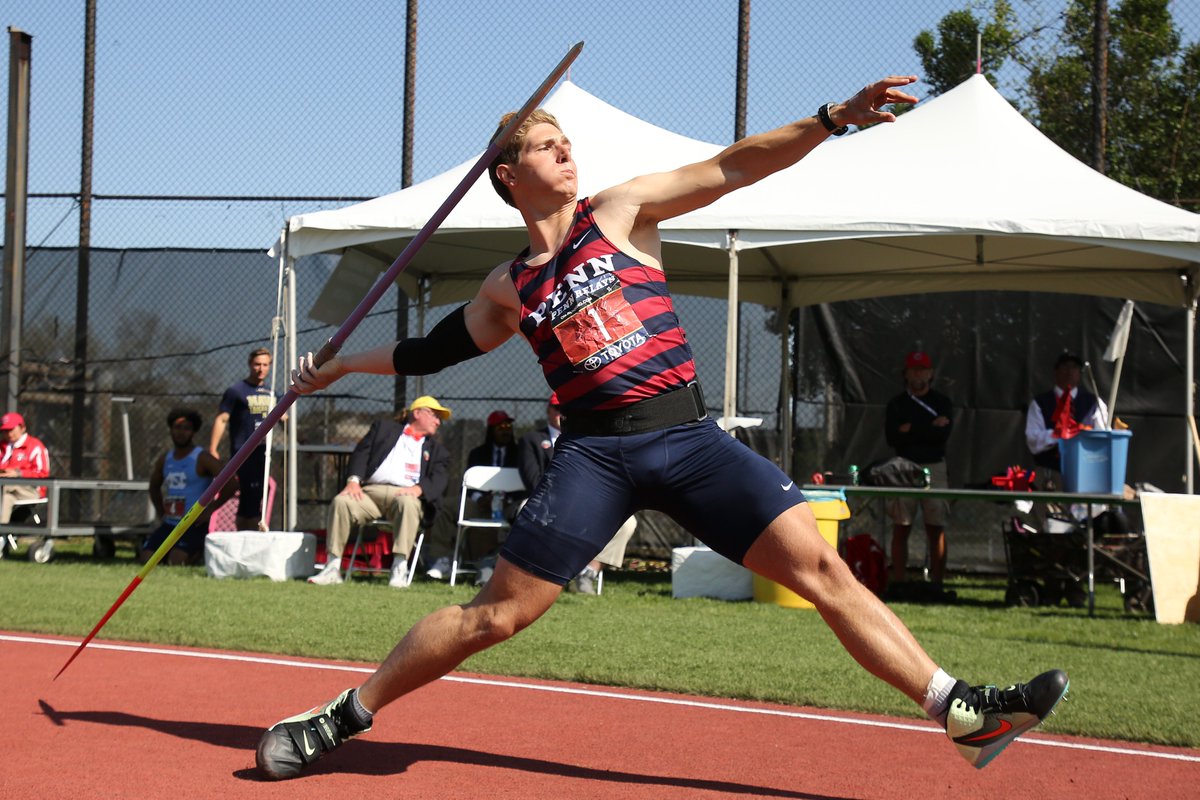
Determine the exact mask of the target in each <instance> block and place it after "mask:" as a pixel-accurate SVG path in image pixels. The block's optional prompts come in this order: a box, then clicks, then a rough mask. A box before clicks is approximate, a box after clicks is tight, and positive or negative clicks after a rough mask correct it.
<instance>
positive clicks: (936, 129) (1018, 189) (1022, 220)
mask: <svg viewBox="0 0 1200 800" xmlns="http://www.w3.org/2000/svg"><path fill="white" fill-rule="evenodd" d="M669 227H670V228H671V229H672V230H671V234H670V235H671V238H673V239H675V240H690V241H693V242H695V243H696V244H701V243H704V242H706V241H707V240H709V239H710V238H711V231H712V230H714V229H736V230H737V231H738V238H737V245H736V246H737V247H738V248H739V249H741V250H743V251H746V250H755V249H761V250H765V251H766V253H764V254H762V255H763V257H762V258H759V259H754V258H751V257H748V256H749V254H748V253H744V254H743V258H742V259H741V264H740V273H741V280H742V283H743V287H742V296H743V299H753V300H759V301H760V302H776V301H775V299H774V298H777V297H778V293H779V288H778V284H779V281H780V279H781V278H783V277H785V276H786V278H787V280H789V281H790V282H791V283H792V284H793V289H792V291H790V292H789V294H790V297H791V303H792V305H806V304H811V303H821V302H830V301H836V300H848V299H856V298H864V297H879V296H884V295H896V294H913V293H918V292H931V291H961V290H978V289H1014V288H1020V289H1023V290H1029V291H1049V292H1069V293H1076V294H1097V295H1105V296H1111V297H1123V298H1129V299H1133V300H1141V301H1147V302H1155V303H1162V304H1165V305H1173V306H1179V305H1184V304H1185V303H1186V302H1187V299H1188V298H1187V295H1186V291H1185V286H1184V284H1183V281H1181V279H1180V276H1181V275H1182V274H1187V275H1190V276H1191V279H1192V284H1193V286H1194V281H1195V275H1196V271H1197V269H1200V215H1197V214H1192V213H1189V212H1186V211H1183V210H1181V209H1178V208H1176V207H1174V206H1171V205H1168V204H1167V203H1163V202H1160V201H1158V200H1155V199H1153V198H1150V197H1147V196H1145V195H1142V194H1140V193H1138V192H1135V191H1134V190H1132V189H1129V188H1128V187H1126V186H1123V185H1121V184H1119V183H1117V182H1116V181H1113V180H1110V179H1108V178H1106V177H1104V176H1103V175H1100V174H1099V173H1097V172H1095V171H1094V170H1092V169H1091V168H1090V167H1088V166H1087V165H1085V164H1083V163H1081V162H1079V161H1078V160H1076V159H1075V158H1073V157H1072V156H1071V155H1069V154H1068V153H1066V152H1065V151H1063V150H1062V149H1061V148H1059V147H1058V146H1057V145H1056V144H1054V143H1053V142H1051V141H1050V140H1049V139H1047V138H1046V137H1045V136H1044V135H1042V133H1041V132H1040V131H1038V130H1037V128H1035V127H1034V126H1033V125H1031V124H1030V123H1029V122H1028V121H1027V120H1026V119H1025V118H1024V117H1022V116H1021V115H1020V114H1019V113H1018V112H1017V111H1016V110H1015V109H1014V108H1013V107H1012V106H1011V105H1009V103H1008V102H1007V101H1006V100H1005V99H1004V98H1003V97H1001V96H1000V95H999V94H998V93H997V92H996V91H995V89H993V88H992V86H991V85H990V84H989V83H988V82H987V80H986V79H985V78H984V77H983V76H982V75H975V76H974V77H972V78H971V79H969V80H967V81H965V82H964V83H962V84H961V85H959V86H958V87H956V88H955V89H953V90H952V91H949V92H947V93H946V94H944V95H941V96H940V97H937V98H934V99H932V100H930V101H928V102H926V103H924V104H922V105H920V106H918V107H917V108H916V109H914V110H913V111H911V112H910V113H908V114H905V115H903V116H901V117H900V118H899V119H898V120H897V121H896V123H894V124H892V125H880V126H877V127H875V128H872V129H869V130H866V131H863V132H861V133H858V134H855V135H853V136H850V137H847V138H846V139H844V140H833V141H831V142H828V143H826V144H825V145H823V146H821V147H819V148H817V150H815V151H813V152H812V153H811V154H810V155H809V156H808V157H807V158H805V159H804V160H803V161H801V162H800V163H799V164H797V165H795V166H794V167H792V168H790V169H788V170H784V171H783V172H780V173H778V174H776V175H773V176H771V177H769V178H767V179H765V180H763V181H761V182H760V183H758V184H756V185H754V186H751V187H748V188H746V189H743V190H741V191H739V192H735V193H733V194H731V195H727V196H726V197H724V198H722V199H720V200H718V201H717V202H715V203H713V204H712V205H710V206H708V207H706V208H703V209H700V210H698V211H696V212H693V213H691V214H688V215H686V216H683V217H680V218H678V219H676V220H672V221H671V222H670V223H669ZM719 260H720V261H722V262H723V260H724V259H723V258H722V259H719ZM668 270H669V272H670V273H671V274H672V276H673V282H677V279H678V278H685V279H686V278H689V277H691V276H690V275H679V274H678V267H677V266H676V265H673V264H670V263H669V264H668ZM762 283H765V284H767V285H766V286H760V285H757V284H762ZM680 288H682V287H680ZM677 290H678V289H677ZM1192 291H1193V292H1194V291H1195V290H1194V288H1192Z"/></svg>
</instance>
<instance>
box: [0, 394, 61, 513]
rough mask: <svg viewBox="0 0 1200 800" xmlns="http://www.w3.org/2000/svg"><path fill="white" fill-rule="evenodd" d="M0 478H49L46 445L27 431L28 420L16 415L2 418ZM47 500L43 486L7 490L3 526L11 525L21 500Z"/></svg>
mask: <svg viewBox="0 0 1200 800" xmlns="http://www.w3.org/2000/svg"><path fill="white" fill-rule="evenodd" d="M0 439H3V443H0V448H2V449H0V478H48V477H50V453H49V451H48V450H46V445H44V444H42V440H41V439H38V438H37V437H36V436H31V435H30V434H29V433H28V432H27V431H26V430H25V418H24V417H22V416H21V415H20V414H18V413H16V412H15V411H10V412H8V413H7V414H5V415H4V416H3V417H0ZM45 496H46V487H44V486H5V487H4V488H3V490H2V491H0V523H5V522H8V521H9V518H10V517H11V516H12V511H13V507H14V506H15V505H16V502H17V501H18V500H37V499H38V498H39V497H45Z"/></svg>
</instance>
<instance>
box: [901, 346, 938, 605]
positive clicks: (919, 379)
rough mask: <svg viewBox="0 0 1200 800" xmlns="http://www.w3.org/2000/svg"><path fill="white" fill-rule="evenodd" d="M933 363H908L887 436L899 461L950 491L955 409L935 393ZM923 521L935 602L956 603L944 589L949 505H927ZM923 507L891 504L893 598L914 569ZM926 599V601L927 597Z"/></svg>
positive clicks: (923, 359) (920, 359) (924, 357)
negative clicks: (914, 540)
mask: <svg viewBox="0 0 1200 800" xmlns="http://www.w3.org/2000/svg"><path fill="white" fill-rule="evenodd" d="M932 383H933V359H931V358H930V357H929V354H928V353H926V352H923V351H920V350H916V351H913V352H911V353H909V354H908V356H907V357H906V358H905V359H904V391H903V392H901V393H900V394H898V395H896V396H895V397H893V398H892V399H891V400H890V401H889V402H888V404H887V411H886V412H885V421H884V431H885V433H886V435H887V443H888V444H889V445H891V447H892V448H893V449H894V450H895V451H896V455H898V456H900V457H901V458H907V459H908V460H909V461H915V462H916V463H918V464H920V465H921V466H923V467H925V468H926V469H928V470H929V478H930V485H931V486H935V487H939V488H945V487H947V486H948V485H949V484H948V481H947V477H946V440H947V439H949V438H950V429H951V427H952V424H951V415H952V414H953V408H952V406H951V405H950V398H948V397H946V396H945V395H944V394H941V393H940V392H936V391H934V390H933V389H932V388H931V386H932ZM920 506H921V515H922V516H923V517H924V518H925V536H926V539H927V540H928V544H929V579H930V581H931V582H932V584H933V587H932V593H931V594H932V597H931V599H947V600H948V599H953V598H952V595H950V594H949V593H947V592H945V591H944V590H943V589H942V581H943V579H944V578H945V575H946V517H947V516H948V515H949V505H948V504H947V503H946V501H945V500H935V499H928V500H926V499H922V500H921V501H920ZM916 513H917V501H916V500H913V499H910V498H907V497H904V498H896V499H894V500H892V501H890V502H889V503H888V514H889V516H891V518H892V574H891V582H892V584H893V587H894V588H893V590H892V591H893V593H895V592H897V588H898V587H899V586H900V585H902V584H903V583H904V578H905V569H906V567H907V566H908V532H909V531H910V530H912V524H913V520H914V519H915V518H916ZM926 596H927V595H926V594H924V593H923V594H922V595H921V597H926Z"/></svg>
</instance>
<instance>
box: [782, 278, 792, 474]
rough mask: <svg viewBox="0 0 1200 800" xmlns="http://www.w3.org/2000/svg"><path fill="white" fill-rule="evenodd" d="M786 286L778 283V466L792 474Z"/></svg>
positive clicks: (790, 349) (787, 298)
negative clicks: (780, 327)
mask: <svg viewBox="0 0 1200 800" xmlns="http://www.w3.org/2000/svg"><path fill="white" fill-rule="evenodd" d="M789 300H790V298H789V296H788V284H787V278H786V277H785V278H784V280H783V281H782V283H780V290H779V314H780V318H781V319H782V320H783V335H782V336H780V337H779V362H780V363H779V401H780V402H779V413H780V415H781V419H780V423H781V424H780V426H779V428H780V433H781V435H782V436H783V441H782V442H780V447H779V465H780V466H781V467H783V471H784V472H786V473H788V474H789V475H791V474H792V371H791V370H790V369H789V365H790V361H791V359H790V355H791V352H792V342H791V338H792V337H791V336H790V334H791V332H792V329H791V325H790V321H791V318H792V307H791V303H790V302H789Z"/></svg>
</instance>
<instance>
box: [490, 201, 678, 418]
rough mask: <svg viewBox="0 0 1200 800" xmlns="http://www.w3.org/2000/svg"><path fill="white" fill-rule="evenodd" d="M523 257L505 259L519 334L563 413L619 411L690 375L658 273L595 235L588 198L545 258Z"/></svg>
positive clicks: (663, 280)
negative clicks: (517, 306)
mask: <svg viewBox="0 0 1200 800" xmlns="http://www.w3.org/2000/svg"><path fill="white" fill-rule="evenodd" d="M527 254H528V250H526V251H525V252H524V253H522V254H521V255H519V256H517V258H516V259H515V260H514V261H513V262H512V264H510V265H509V274H510V275H511V276H512V280H513V285H514V286H516V288H517V293H518V295H519V296H520V298H521V326H520V327H521V333H522V334H523V335H524V336H525V338H526V339H527V340H528V341H529V344H530V346H531V347H532V348H533V351H534V353H535V354H536V355H537V359H538V363H540V364H541V366H542V372H543V373H544V374H545V376H546V382H547V383H548V384H549V385H550V388H551V389H552V390H554V392H555V393H556V394H557V395H558V399H559V402H560V403H561V405H562V407H563V409H564V410H566V411H568V412H569V411H570V410H572V409H575V410H597V411H598V410H604V409H611V408H620V407H622V406H627V405H630V404H631V403H636V402H638V401H639V400H645V399H647V398H650V397H655V396H657V395H660V394H663V393H664V392H668V391H671V390H673V389H678V388H680V387H682V386H684V385H686V384H687V383H689V382H691V381H694V380H695V379H696V366H695V364H694V362H693V361H692V349H691V346H690V345H689V344H688V341H687V336H686V335H685V334H684V331H683V328H682V327H680V325H679V318H678V317H676V316H675V306H674V303H672V301H671V293H670V291H669V290H668V289H667V280H666V275H665V274H663V272H662V270H660V269H657V268H655V267H650V266H647V265H645V264H641V263H639V262H638V261H637V260H636V259H634V258H632V257H630V256H629V255H627V254H625V253H623V252H621V251H620V250H619V249H617V247H616V246H614V245H613V244H612V242H610V241H608V240H607V239H606V238H604V234H603V233H601V231H600V228H599V227H598V226H597V225H596V221H595V219H594V218H593V217H592V207H591V203H590V202H589V201H588V199H587V198H584V199H583V200H580V201H579V202H578V205H577V206H576V208H575V222H574V224H573V225H572V228H571V232H570V235H569V236H567V238H566V241H564V242H563V245H562V248H561V249H560V250H559V252H558V253H557V254H556V255H555V256H554V258H552V259H550V261H548V262H547V263H546V264H544V265H542V266H538V267H531V266H529V265H528V264H527V263H526V262H525V260H524V259H525V256H526V255H527Z"/></svg>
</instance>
